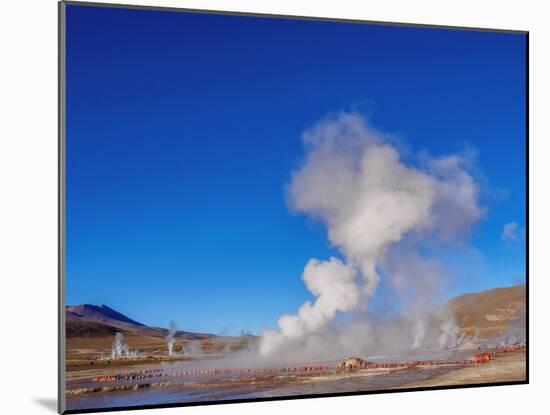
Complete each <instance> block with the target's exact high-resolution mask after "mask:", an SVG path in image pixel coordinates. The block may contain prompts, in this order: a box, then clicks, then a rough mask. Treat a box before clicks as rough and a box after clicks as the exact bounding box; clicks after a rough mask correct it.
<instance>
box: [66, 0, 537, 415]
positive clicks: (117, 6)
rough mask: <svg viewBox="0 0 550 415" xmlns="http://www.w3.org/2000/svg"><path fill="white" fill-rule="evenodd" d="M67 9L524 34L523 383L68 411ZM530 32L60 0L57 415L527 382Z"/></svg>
mask: <svg viewBox="0 0 550 415" xmlns="http://www.w3.org/2000/svg"><path fill="white" fill-rule="evenodd" d="M67 6H84V7H101V8H115V9H130V10H150V11H160V12H176V13H194V14H214V15H226V16H241V17H256V18H267V19H284V20H301V21H317V22H319V21H320V22H334V23H348V24H365V25H377V26H398V27H411V28H424V29H439V30H460V31H475V32H489V33H509V34H517V35H524V36H525V88H526V89H525V110H526V111H525V120H524V121H525V150H526V154H525V184H526V187H525V198H526V199H525V201H526V207H525V208H526V215H525V235H526V237H525V249H526V251H525V253H526V263H525V304H526V325H525V329H526V332H525V334H526V352H525V359H526V372H525V380H522V381H510V382H495V383H474V384H460V385H442V386H429V387H412V388H396V389H381V390H371V391H356V392H338V393H322V394H306V395H292V396H273V397H264V398H244V399H230V400H215V401H198V402H180V403H177V402H174V403H167V404H156V405H135V406H116V407H102V408H89V409H72V410H67V409H66V395H65V386H66V379H65V370H66V368H65V352H66V349H65V348H66V333H65V307H66V291H65V289H66V268H65V266H66V138H67V131H66V110H67V108H66V79H67V77H66V7H67ZM529 364H530V359H529V31H528V30H515V29H514V30H512V29H500V28H482V27H468V26H450V25H435V24H422V23H402V22H390V21H372V20H359V19H346V18H330V17H321V16H299V15H284V14H268V13H253V12H240V11H225V10H209V9H188V8H179V7H167V6H146V5H131V4H116V3H101V2H86V1H67V0H61V1H59V2H58V413H59V414H80V413H97V412H118V411H127V410H141V409H163V408H178V407H188V406H206V405H223V404H235V403H247V402H272V401H285V400H295V399H312V398H330V397H343V396H357V395H378V394H390V393H403V392H423V391H434V390H435V391H437V390H450V389H470V388H482V387H493V386H512V385H526V384H529Z"/></svg>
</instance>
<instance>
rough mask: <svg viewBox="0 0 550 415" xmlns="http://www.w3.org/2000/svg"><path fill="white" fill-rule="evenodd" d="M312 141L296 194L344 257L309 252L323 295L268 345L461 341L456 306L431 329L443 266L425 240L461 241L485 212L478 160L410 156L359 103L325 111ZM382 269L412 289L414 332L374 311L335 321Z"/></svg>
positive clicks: (306, 347) (267, 337)
mask: <svg viewBox="0 0 550 415" xmlns="http://www.w3.org/2000/svg"><path fill="white" fill-rule="evenodd" d="M303 141H304V144H305V148H306V157H305V160H304V162H303V164H302V166H301V167H300V168H299V169H298V170H296V171H294V172H293V174H292V178H291V182H290V184H289V186H288V189H287V190H288V199H289V204H290V207H291V209H292V210H294V211H295V212H298V213H303V214H306V215H308V216H310V217H313V218H316V219H318V220H320V221H321V222H322V223H323V224H324V225H325V226H326V228H327V231H328V239H329V241H330V243H331V244H332V245H333V246H334V247H337V248H338V249H339V251H340V253H341V258H329V259H328V260H320V259H310V260H309V261H308V263H307V264H306V266H305V268H304V271H303V274H302V280H303V281H304V283H305V285H306V287H307V288H308V290H309V291H310V292H311V293H312V294H313V295H314V296H315V300H314V301H311V302H310V301H306V302H305V303H304V304H303V305H302V306H301V307H300V308H299V309H298V311H297V312H296V314H294V315H282V316H281V317H280V318H279V320H278V322H277V324H278V329H277V330H266V331H264V332H263V333H262V336H261V339H260V345H259V351H260V354H261V355H263V356H274V355H281V354H285V353H286V352H287V351H288V352H290V351H297V350H303V351H304V352H305V353H306V354H305V356H309V357H313V356H314V355H315V356H317V355H318V357H320V356H323V357H333V355H334V354H338V353H349V352H351V351H355V350H356V349H357V348H360V347H367V346H368V345H372V344H374V343H375V342H376V341H378V343H379V345H380V342H382V341H384V340H381V339H383V338H386V340H385V341H388V342H389V343H392V342H393V343H395V342H396V341H397V342H399V343H406V344H402V345H401V347H403V348H408V349H411V348H420V347H423V346H426V342H427V341H428V339H429V341H430V346H433V347H442V348H445V347H448V346H449V345H452V344H453V343H456V338H457V336H459V333H458V332H457V328H456V325H455V324H454V320H453V318H452V316H451V315H450V313H445V312H442V315H441V316H440V317H441V322H440V324H439V325H438V328H437V330H439V332H438V333H435V334H434V333H431V337H430V336H428V332H429V331H430V330H429V327H427V318H428V317H427V316H428V313H427V311H426V309H425V304H426V303H429V301H426V298H425V297H426V296H427V295H431V294H432V293H433V292H434V290H437V288H438V285H439V280H440V271H441V269H440V264H439V263H438V261H437V260H435V259H433V258H427V257H426V254H425V253H424V252H423V251H422V249H421V248H422V247H424V246H426V245H427V244H429V245H430V246H435V245H439V244H446V245H449V246H453V245H454V244H455V243H456V242H457V241H459V240H462V239H464V238H465V237H467V236H468V235H469V233H470V228H471V226H472V224H473V223H475V222H476V221H477V220H479V219H480V218H481V217H482V215H483V213H484V211H483V209H482V208H481V207H480V206H479V204H478V194H479V188H478V185H477V184H476V182H475V180H474V179H473V177H472V176H471V175H470V174H469V173H468V171H467V167H468V165H469V162H470V160H467V159H466V158H465V157H464V156H460V155H451V156H444V157H439V158H431V157H429V156H426V155H424V156H423V157H422V158H421V160H420V161H418V162H415V163H405V161H404V160H403V158H402V157H401V155H400V152H399V151H398V148H397V146H395V145H393V144H392V143H391V140H390V138H389V137H388V136H385V135H384V134H382V133H380V132H378V131H376V130H374V129H373V128H371V127H370V126H369V125H368V124H367V122H366V121H365V119H364V118H363V117H362V116H361V115H359V114H357V113H346V112H344V113H340V114H338V115H336V116H333V117H329V118H326V119H324V120H322V121H321V122H319V123H318V124H317V125H315V126H314V127H313V128H311V129H309V130H307V131H306V132H305V133H304V134H303ZM397 254H398V255H397ZM381 278H385V280H387V282H388V286H390V287H391V288H392V289H393V290H394V291H395V292H396V293H397V294H399V293H403V292H405V293H407V295H403V296H402V298H407V300H406V301H405V302H406V304H405V306H408V308H410V310H407V311H408V314H409V319H410V321H411V322H412V323H409V322H407V325H408V326H410V327H413V330H412V332H411V330H410V328H409V329H408V330H403V328H404V327H393V328H386V332H387V333H392V331H393V332H394V334H387V333H385V334H381V332H380V328H378V329H377V330H378V332H377V333H374V328H373V326H372V325H371V324H369V323H368V321H366V320H365V321H362V322H361V323H360V324H354V325H352V326H351V327H350V328H349V329H348V330H343V329H341V328H339V329H333V328H332V322H333V321H334V317H335V315H336V314H337V313H338V312H341V313H350V312H358V311H362V312H364V311H366V310H367V306H368V304H369V300H370V299H371V298H372V296H373V295H374V293H375V292H376V289H377V287H378V285H379V282H380V280H381ZM405 308H407V307H405ZM404 331H407V334H406V336H405V335H404V334H403V332H404ZM341 336H344V337H341ZM346 336H347V338H346ZM372 336H378V337H379V339H378V340H376V341H375V340H374V339H372ZM350 337H353V339H352V340H350ZM369 337H370V338H369ZM390 339H391V340H390ZM283 351H284V353H283Z"/></svg>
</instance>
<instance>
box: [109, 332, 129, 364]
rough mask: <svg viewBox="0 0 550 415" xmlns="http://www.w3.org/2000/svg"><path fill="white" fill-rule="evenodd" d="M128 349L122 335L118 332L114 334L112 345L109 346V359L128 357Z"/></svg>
mask: <svg viewBox="0 0 550 415" xmlns="http://www.w3.org/2000/svg"><path fill="white" fill-rule="evenodd" d="M129 356H130V349H129V347H128V345H127V344H126V342H125V341H124V335H123V334H122V333H120V332H117V333H116V334H115V339H114V340H113V345H112V346H111V359H117V358H121V357H129Z"/></svg>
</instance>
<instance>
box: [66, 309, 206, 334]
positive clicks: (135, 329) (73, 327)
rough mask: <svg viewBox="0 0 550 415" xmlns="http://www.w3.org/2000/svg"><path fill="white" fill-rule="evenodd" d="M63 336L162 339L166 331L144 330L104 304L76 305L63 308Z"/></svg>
mask: <svg viewBox="0 0 550 415" xmlns="http://www.w3.org/2000/svg"><path fill="white" fill-rule="evenodd" d="M65 313H66V335H67V337H68V338H71V337H105V336H112V335H114V334H115V333H116V332H121V333H123V334H124V335H136V336H149V337H158V338H165V337H166V336H167V335H168V330H167V329H163V328H159V327H148V326H146V325H145V324H142V323H139V322H137V321H135V320H132V319H131V318H129V317H127V316H125V315H124V314H122V313H119V312H118V311H115V310H113V309H112V308H110V307H108V306H106V305H91V304H80V305H72V306H66V308H65ZM177 337H178V338H181V339H186V340H202V339H209V338H212V337H215V335H214V334H210V333H193V332H188V331H178V332H177Z"/></svg>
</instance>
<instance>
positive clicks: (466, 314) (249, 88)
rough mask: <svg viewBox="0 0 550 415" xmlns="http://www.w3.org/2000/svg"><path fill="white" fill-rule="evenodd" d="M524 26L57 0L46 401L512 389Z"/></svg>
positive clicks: (114, 405) (521, 310) (522, 323)
mask: <svg viewBox="0 0 550 415" xmlns="http://www.w3.org/2000/svg"><path fill="white" fill-rule="evenodd" d="M527 42H528V34H527V33H526V32H517V31H504V30H489V29H465V28H450V27H443V26H441V27H437V26H419V25H403V24H394V23H379V22H361V21H346V20H334V19H313V18H303V17H291V16H267V15H253V14H236V13H225V12H208V11H200V10H179V9H168V8H164V9H163V8H148V7H137V6H136V7H133V6H116V5H99V4H86V3H78V2H62V3H60V89H61V91H60V166H61V168H60V186H61V194H60V199H61V201H60V214H61V215H60V216H61V217H60V228H61V229H60V240H61V246H60V298H61V304H60V411H61V412H67V413H70V412H72V413H74V412H87V411H98V410H113V409H133V408H149V407H156V406H159V407H164V406H180V405H196V404H207V403H229V402H247V401H257V400H266V399H291V398H305V397H317V396H335V395H349V394H357V393H375V392H377V393H378V392H388V391H414V390H420V389H426V388H428V389H431V388H433V389H437V388H447V387H463V386H472V385H501V384H516V383H527V381H528V376H527V352H528V350H527V337H528V336H527V290H526V285H527V257H528V255H527V254H528V253H527V237H526V236H527V216H526V194H527V180H526V175H527V152H526V150H527V139H528V137H527V106H526V102H527V100H526V96H527V72H526V62H527V61H526V58H527V53H528V43H527Z"/></svg>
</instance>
